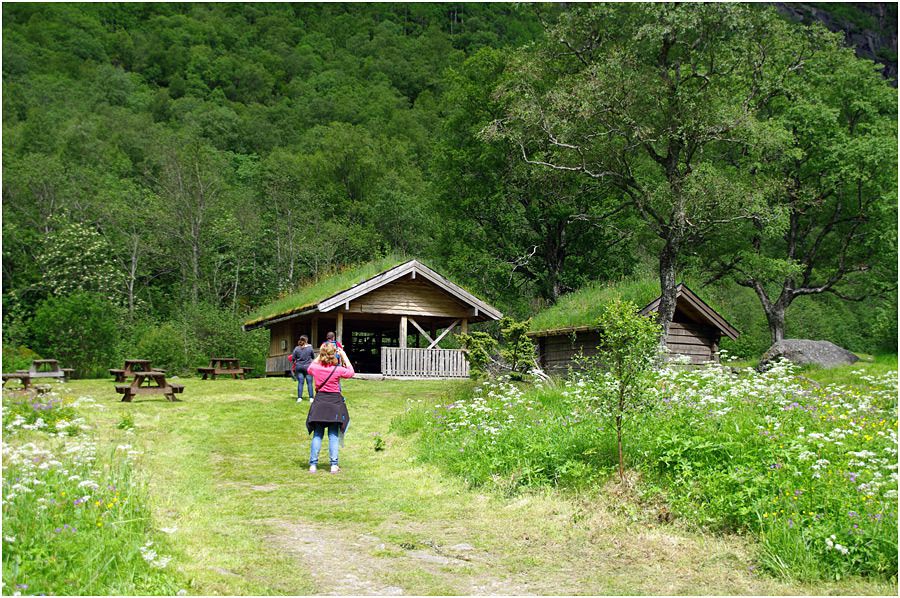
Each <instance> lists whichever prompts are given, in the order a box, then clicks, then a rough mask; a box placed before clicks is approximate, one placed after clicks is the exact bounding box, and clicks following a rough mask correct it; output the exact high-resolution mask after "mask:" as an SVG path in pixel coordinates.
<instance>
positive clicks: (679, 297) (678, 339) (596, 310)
mask: <svg viewBox="0 0 900 598" xmlns="http://www.w3.org/2000/svg"><path fill="white" fill-rule="evenodd" d="M676 293H677V294H676V303H675V316H674V318H673V320H672V323H671V324H669V332H668V335H667V336H666V346H667V348H668V350H669V355H670V359H671V358H673V357H683V358H686V359H689V360H690V363H692V364H701V363H708V362H711V361H714V362H718V360H719V342H720V340H721V338H722V336H727V337H728V338H730V339H732V340H734V339H736V338H737V337H738V334H739V333H738V331H737V330H735V328H734V327H733V326H732V325H731V324H729V323H728V322H727V321H726V320H725V318H724V317H722V315H721V314H719V313H718V312H716V311H715V310H714V309H712V308H711V307H710V306H709V305H707V304H706V303H705V302H704V301H703V300H702V299H700V297H698V296H697V294H696V293H694V292H693V291H692V290H691V289H689V288H688V287H687V286H686V285H685V284H683V283H682V284H679V285H678V287H677V288H676ZM616 299H619V300H621V301H630V302H632V303H634V304H635V305H637V306H639V307H640V306H643V307H640V313H641V315H648V314H651V313H655V312H656V311H657V310H658V309H659V302H660V299H661V297H660V296H659V282H658V281H655V280H627V281H624V282H620V283H617V284H605V285H591V286H588V287H585V288H583V289H581V290H579V291H577V292H574V293H571V294H569V295H565V296H563V297H562V298H560V300H559V302H558V303H557V304H556V305H554V306H553V307H550V308H548V309H546V310H544V311H542V312H540V313H539V314H537V315H536V316H535V317H534V318H532V321H531V327H530V331H529V333H528V336H529V337H531V338H532V339H533V340H534V341H535V342H536V343H537V347H538V354H539V363H540V364H541V367H542V368H544V369H545V370H547V371H550V372H553V371H557V372H559V371H562V370H565V369H566V368H568V367H569V366H570V365H572V360H573V358H574V357H575V356H576V355H578V354H582V355H585V356H590V355H595V354H596V353H597V345H599V344H600V334H599V332H598V329H597V325H596V322H597V319H598V318H599V317H600V314H601V313H602V311H603V309H604V307H605V306H606V305H608V304H609V303H610V302H611V301H614V300H616Z"/></svg>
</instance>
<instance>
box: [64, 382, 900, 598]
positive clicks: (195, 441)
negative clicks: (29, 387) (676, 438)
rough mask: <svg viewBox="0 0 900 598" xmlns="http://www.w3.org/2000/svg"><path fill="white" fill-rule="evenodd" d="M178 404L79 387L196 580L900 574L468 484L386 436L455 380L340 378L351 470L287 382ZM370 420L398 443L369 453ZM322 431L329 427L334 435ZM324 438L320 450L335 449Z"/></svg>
mask: <svg viewBox="0 0 900 598" xmlns="http://www.w3.org/2000/svg"><path fill="white" fill-rule="evenodd" d="M181 382H182V383H183V384H184V385H185V391H184V394H183V395H181V397H182V399H183V401H182V402H179V403H168V402H165V401H162V400H151V399H141V400H137V401H135V402H134V403H131V404H125V403H121V402H119V401H118V400H117V395H116V394H115V392H114V389H113V383H112V382H111V381H99V380H85V381H75V382H73V383H71V384H70V385H69V386H70V389H71V390H72V391H73V392H74V393H75V394H76V395H90V396H93V397H95V398H96V399H97V400H98V401H100V402H101V403H103V404H104V405H105V406H106V407H107V408H106V409H105V410H102V411H92V412H90V414H89V417H90V418H91V423H92V424H93V425H94V426H95V433H96V434H98V435H100V436H101V437H102V438H104V439H105V440H107V441H109V442H110V443H118V442H121V441H122V435H123V432H122V430H119V429H117V428H116V424H117V423H118V422H119V421H121V420H122V418H123V416H125V415H126V414H130V415H131V416H132V417H133V420H134V424H135V434H134V435H133V436H129V442H131V443H132V444H134V445H135V446H136V447H139V448H141V449H143V450H144V451H145V452H144V455H143V456H142V457H141V459H140V460H139V461H138V464H137V466H138V469H139V470H140V471H142V472H143V473H144V474H145V475H147V476H148V478H149V484H150V494H151V502H152V505H151V506H152V511H153V516H154V518H155V524H156V526H157V527H169V528H171V527H177V531H176V532H175V533H174V534H172V536H171V538H172V545H173V547H174V557H175V559H174V561H173V565H175V566H176V567H177V570H178V572H179V574H180V575H181V576H183V577H184V578H185V579H186V580H187V582H186V583H187V590H188V592H189V593H190V594H264V595H265V594H317V593H338V594H373V593H374V594H391V593H400V592H403V593H405V594H474V593H481V594H517V593H518V594H522V593H526V594H528V593H530V594H788V593H801V594H807V593H815V594H820V593H845V594H891V593H894V591H895V590H896V586H895V585H891V584H883V583H870V582H866V581H850V582H842V583H838V584H816V585H815V586H804V585H796V584H788V583H783V582H779V581H776V580H773V579H771V578H767V577H764V576H760V575H758V574H757V573H755V572H754V564H753V562H752V560H751V557H750V556H749V555H750V554H751V553H752V550H751V547H750V546H749V545H748V543H747V542H748V540H746V539H744V538H738V537H721V536H713V535H701V534H698V533H697V532H693V531H690V530H689V529H688V528H686V527H685V528H682V527H681V526H680V525H679V523H678V522H676V524H674V525H664V526H660V525H657V524H656V522H655V521H654V520H652V519H648V518H641V517H635V516H632V515H631V514H630V513H632V512H633V510H632V509H630V508H623V507H627V502H628V501H629V500H631V499H629V498H628V497H627V496H622V495H621V494H616V495H610V494H608V493H606V492H603V491H592V492H589V493H585V494H579V495H565V496H564V495H561V494H559V493H558V492H555V491H546V492H542V493H536V494H526V495H520V496H515V497H511V498H508V497H503V496H499V495H494V494H484V493H478V492H474V491H471V490H469V489H467V488H466V487H465V486H464V485H463V484H462V483H461V482H460V481H459V480H457V479H456V478H453V477H449V476H448V475H445V474H442V473H441V472H440V471H439V470H437V469H436V468H434V467H431V466H428V465H423V464H420V463H419V462H418V461H417V460H416V459H415V457H414V454H415V453H414V445H413V443H414V442H415V435H412V436H409V437H399V436H397V435H394V434H392V433H390V432H389V427H390V423H391V420H392V419H393V418H394V417H395V416H396V415H397V414H399V413H401V412H402V411H403V410H404V409H405V408H406V406H407V404H408V403H407V402H408V401H417V400H423V401H426V402H433V401H436V400H438V399H439V397H440V396H441V395H442V394H443V393H444V392H445V391H446V390H447V389H448V388H450V387H451V386H452V385H453V384H454V383H452V382H446V381H440V382H438V381H434V382H406V381H390V382H384V381H382V382H376V381H357V380H351V381H349V382H348V383H346V384H345V395H346V397H347V402H348V406H349V409H350V414H351V425H350V429H349V432H348V434H347V436H346V447H345V448H344V449H343V450H342V451H341V466H342V468H343V469H344V471H343V472H342V473H341V474H339V475H335V476H332V475H330V474H328V473H326V472H320V473H318V474H315V475H311V474H309V473H308V472H307V471H306V469H307V459H308V454H309V438H308V436H307V434H306V430H305V427H304V421H305V416H306V412H307V408H308V404H307V403H303V404H297V403H295V402H294V400H293V398H292V397H293V396H294V393H295V391H296V386H295V385H294V383H293V382H292V381H291V380H289V379H279V378H268V379H255V380H246V381H243V380H217V381H201V380H196V379H190V378H188V379H183V380H181ZM373 434H379V435H381V437H383V438H384V439H385V441H386V450H384V451H380V452H376V451H375V450H374V438H373ZM326 442H327V441H326ZM326 455H327V452H326V449H325V448H324V447H323V456H325V458H324V459H323V462H326V463H327V456H326Z"/></svg>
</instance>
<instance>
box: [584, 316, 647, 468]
mask: <svg viewBox="0 0 900 598" xmlns="http://www.w3.org/2000/svg"><path fill="white" fill-rule="evenodd" d="M597 323H598V326H599V328H600V345H599V346H598V347H597V348H598V349H599V350H600V355H599V358H600V360H601V361H602V364H603V367H604V368H605V369H606V372H605V375H604V376H603V377H602V378H601V383H600V384H597V385H596V386H595V389H594V391H595V392H594V395H595V397H596V400H597V402H598V407H599V410H600V411H601V412H602V413H604V414H607V415H610V416H612V417H614V418H615V422H616V443H617V449H618V454H619V479H620V480H623V481H624V479H625V460H624V458H623V453H622V423H623V421H624V419H625V418H626V417H627V416H629V415H631V414H634V413H638V412H641V411H644V410H645V409H646V408H647V407H649V403H648V398H649V396H650V395H649V394H648V392H647V389H648V388H649V386H650V376H651V373H652V372H653V370H654V369H655V367H656V354H657V350H658V349H659V337H660V326H659V324H657V323H656V322H655V321H654V320H653V318H651V317H647V316H642V315H640V314H639V313H638V306H637V305H635V304H634V303H631V302H627V301H626V302H623V301H615V302H613V303H610V304H609V305H608V306H607V307H606V309H605V310H604V311H603V314H602V315H601V316H600V319H599V321H598V322H597Z"/></svg>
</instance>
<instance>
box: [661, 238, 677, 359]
mask: <svg viewBox="0 0 900 598" xmlns="http://www.w3.org/2000/svg"><path fill="white" fill-rule="evenodd" d="M677 259H678V243H677V241H675V240H673V239H671V238H670V239H666V244H665V246H663V248H662V251H661V252H660V254H659V289H660V300H659V310H658V311H657V314H656V321H657V322H659V325H660V326H661V327H662V338H661V339H660V344H662V345H663V346H665V344H666V336H668V334H669V324H670V323H671V322H672V319H673V318H674V317H675V294H676V293H675V275H676V270H675V262H676V260H677Z"/></svg>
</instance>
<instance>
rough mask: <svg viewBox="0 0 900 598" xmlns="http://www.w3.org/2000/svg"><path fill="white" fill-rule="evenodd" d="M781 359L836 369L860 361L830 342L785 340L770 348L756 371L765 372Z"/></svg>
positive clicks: (798, 363)
mask: <svg viewBox="0 0 900 598" xmlns="http://www.w3.org/2000/svg"><path fill="white" fill-rule="evenodd" d="M781 358H784V359H787V360H788V361H791V362H793V363H796V364H797V365H817V366H819V367H822V368H836V367H838V366H842V365H851V364H853V363H856V362H857V361H859V357H857V356H856V355H854V354H853V353H851V352H850V351H848V350H847V349H843V348H841V347H838V346H837V345H835V344H834V343H832V342H829V341H809V340H803V339H785V340H781V341H778V342H777V343H775V344H774V345H772V346H771V347H769V350H768V351H766V353H765V355H763V356H762V359H761V360H760V361H759V365H758V366H757V368H756V369H758V370H759V371H761V372H763V371H765V370H767V369H769V368H770V367H771V366H772V363H773V362H775V361H778V360H779V359H781Z"/></svg>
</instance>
